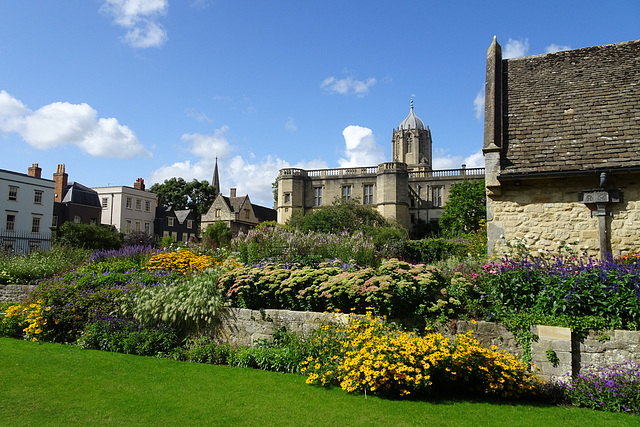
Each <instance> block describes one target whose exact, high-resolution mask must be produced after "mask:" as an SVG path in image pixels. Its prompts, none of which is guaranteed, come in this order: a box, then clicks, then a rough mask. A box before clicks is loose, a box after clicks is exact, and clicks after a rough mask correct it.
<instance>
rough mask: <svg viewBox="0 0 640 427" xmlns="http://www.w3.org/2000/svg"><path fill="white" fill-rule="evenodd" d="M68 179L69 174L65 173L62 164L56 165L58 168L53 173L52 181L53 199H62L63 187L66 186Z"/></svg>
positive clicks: (58, 200) (59, 200)
mask: <svg viewBox="0 0 640 427" xmlns="http://www.w3.org/2000/svg"><path fill="white" fill-rule="evenodd" d="M68 179H69V175H67V174H66V173H65V171H64V165H58V169H57V170H56V173H54V174H53V182H54V183H55V185H54V190H53V191H54V195H53V200H54V201H56V202H61V201H62V196H64V194H63V193H64V189H65V188H67V181H68Z"/></svg>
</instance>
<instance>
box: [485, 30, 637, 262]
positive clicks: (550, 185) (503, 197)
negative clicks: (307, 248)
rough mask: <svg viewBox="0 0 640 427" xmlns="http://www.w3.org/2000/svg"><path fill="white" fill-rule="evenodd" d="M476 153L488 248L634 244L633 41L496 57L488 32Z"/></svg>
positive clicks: (600, 249) (598, 249) (623, 248)
mask: <svg viewBox="0 0 640 427" xmlns="http://www.w3.org/2000/svg"><path fill="white" fill-rule="evenodd" d="M483 152H484V155H485V168H486V187H487V233H488V240H489V241H488V243H489V251H490V253H494V254H499V253H502V252H504V251H505V249H504V246H503V245H502V244H504V243H506V242H513V241H514V240H515V239H516V238H526V241H527V244H528V245H529V248H530V250H533V251H535V250H547V249H549V250H554V249H555V248H556V247H557V244H558V242H564V243H569V244H574V245H577V247H578V248H579V250H580V251H581V252H583V251H584V252H586V253H588V254H590V255H599V256H601V257H603V256H606V254H607V253H612V254H614V255H618V254H619V253H631V252H638V246H637V242H638V241H639V240H640V228H639V227H638V225H639V224H640V40H636V41H629V42H624V43H616V44H610V45H604V46H594V47H587V48H583V49H575V50H568V51H563V52H557V53H549V54H545V55H536V56H529V57H523V58H514V59H502V48H501V47H500V45H499V44H498V42H497V40H496V39H495V38H494V40H493V43H492V44H491V46H490V47H489V49H488V51H487V73H486V87H485V131H484V148H483Z"/></svg>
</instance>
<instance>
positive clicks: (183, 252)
mask: <svg viewBox="0 0 640 427" xmlns="http://www.w3.org/2000/svg"><path fill="white" fill-rule="evenodd" d="M213 263H214V260H213V258H211V257H210V256H208V255H196V254H194V253H193V252H191V251H190V250H188V249H180V250H177V251H175V252H162V253H158V254H155V255H153V256H152V257H151V258H150V259H149V261H148V262H147V265H146V268H148V269H149V270H165V271H175V272H180V273H182V274H187V273H191V272H192V271H203V270H206V269H207V268H211V267H213Z"/></svg>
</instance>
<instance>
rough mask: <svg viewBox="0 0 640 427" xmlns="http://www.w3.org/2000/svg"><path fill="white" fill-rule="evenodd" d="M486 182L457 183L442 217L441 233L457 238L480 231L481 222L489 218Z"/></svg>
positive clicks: (450, 192)
mask: <svg viewBox="0 0 640 427" xmlns="http://www.w3.org/2000/svg"><path fill="white" fill-rule="evenodd" d="M486 203H487V196H486V193H485V187H484V180H483V179H482V180H477V181H471V180H464V181H459V182H456V183H455V184H453V185H452V186H451V190H449V199H448V200H447V203H445V205H444V210H443V212H442V216H441V217H440V232H441V233H442V234H443V235H444V236H448V237H455V236H460V235H462V234H465V233H470V232H472V231H475V230H478V229H479V228H480V220H482V219H485V218H486V217H487V206H486Z"/></svg>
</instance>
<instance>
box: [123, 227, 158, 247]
mask: <svg viewBox="0 0 640 427" xmlns="http://www.w3.org/2000/svg"><path fill="white" fill-rule="evenodd" d="M123 244H124V246H144V247H151V248H154V247H155V246H156V237H155V236H154V235H153V234H147V233H145V232H144V231H131V232H129V233H127V234H125V235H124V238H123Z"/></svg>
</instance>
